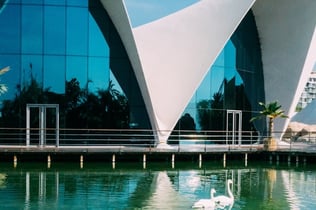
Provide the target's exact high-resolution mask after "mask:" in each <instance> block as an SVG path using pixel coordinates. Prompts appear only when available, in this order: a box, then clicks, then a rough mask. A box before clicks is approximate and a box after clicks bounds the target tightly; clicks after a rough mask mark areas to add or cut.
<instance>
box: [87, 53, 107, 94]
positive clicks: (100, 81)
mask: <svg viewBox="0 0 316 210" xmlns="http://www.w3.org/2000/svg"><path fill="white" fill-rule="evenodd" d="M109 74H110V73H109V60H108V59H105V58H89V70H88V75H89V77H88V80H89V85H88V87H89V91H91V92H95V91H97V90H98V89H106V88H107V87H108V84H109V76H110V75H109Z"/></svg>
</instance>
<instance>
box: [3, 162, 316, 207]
mask: <svg viewBox="0 0 316 210" xmlns="http://www.w3.org/2000/svg"><path fill="white" fill-rule="evenodd" d="M177 165H178V164H177ZM169 167H170V166H169ZM1 170H2V171H1ZM5 171H6V172H5V173H4V171H3V169H0V203H2V204H6V203H7V204H8V205H9V204H10V205H11V206H7V207H12V208H18V209H21V208H22V209H34V208H44V207H45V208H46V207H47V206H48V207H51V208H58V207H61V206H73V207H74V208H79V207H81V208H85V207H91V206H92V207H95V208H101V207H102V206H108V208H117V207H118V206H117V205H118V203H119V204H120V206H119V207H120V208H123V209H124V208H128V207H132V208H153V209H156V208H157V207H158V208H160V209H162V208H171V207H172V208H173V209H181V208H182V209H185V208H188V207H191V206H192V204H193V203H194V201H197V200H199V199H202V198H209V196H210V195H209V192H210V189H211V188H215V189H216V195H227V194H228V192H227V188H226V180H227V179H232V180H233V188H232V192H233V194H234V197H235V202H234V205H233V208H234V209H242V208H249V207H250V206H258V205H260V206H267V207H271V208H272V207H278V208H291V209H299V208H301V207H302V206H308V207H313V205H314V203H316V187H315V186H316V184H315V183H316V172H315V171H314V172H306V173H305V172H304V171H293V170H284V169H274V168H260V167H258V168H241V169H228V168H224V169H208V170H206V169H198V170H187V169H185V170H181V169H179V170H178V169H167V170H166V169H164V170H160V169H151V168H150V167H148V166H146V167H142V166H139V168H138V169H122V168H121V164H119V165H117V166H116V167H114V168H112V167H111V166H109V168H108V169H102V168H100V166H99V167H95V168H94V167H93V168H82V169H81V168H75V169H71V168H70V169H63V170H58V169H54V167H53V168H47V169H44V170H40V169H25V170H23V169H18V168H12V169H11V170H5ZM313 186H314V187H313ZM302 198H303V199H302ZM113 200H117V202H116V203H113ZM279 201H282V202H279ZM13 205H16V206H13ZM95 205H99V206H95ZM92 207H91V208H92Z"/></svg>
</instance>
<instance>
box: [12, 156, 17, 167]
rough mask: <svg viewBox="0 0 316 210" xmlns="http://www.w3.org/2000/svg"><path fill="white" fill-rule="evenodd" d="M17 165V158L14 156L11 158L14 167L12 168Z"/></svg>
mask: <svg viewBox="0 0 316 210" xmlns="http://www.w3.org/2000/svg"><path fill="white" fill-rule="evenodd" d="M17 163H18V158H17V157H16V155H14V156H13V166H14V168H15V167H16V165H17Z"/></svg>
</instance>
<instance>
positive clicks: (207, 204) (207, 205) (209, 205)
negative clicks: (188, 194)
mask: <svg viewBox="0 0 316 210" xmlns="http://www.w3.org/2000/svg"><path fill="white" fill-rule="evenodd" d="M215 193H216V191H215V189H214V188H212V189H211V191H210V199H200V200H198V201H197V202H195V203H194V204H193V206H192V208H194V209H215V201H214V194H215Z"/></svg>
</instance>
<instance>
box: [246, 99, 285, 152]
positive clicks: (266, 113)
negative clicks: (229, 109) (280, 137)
mask: <svg viewBox="0 0 316 210" xmlns="http://www.w3.org/2000/svg"><path fill="white" fill-rule="evenodd" d="M259 105H260V106H261V107H262V110H261V111H260V114H259V115H258V116H256V117H253V118H251V119H250V122H252V121H254V120H257V119H260V118H263V117H267V118H268V120H269V126H268V138H267V142H266V144H265V147H267V148H268V150H273V149H275V148H273V147H276V142H275V139H274V138H273V136H272V135H273V133H274V119H276V118H278V117H281V118H287V117H288V116H287V115H285V114H284V111H283V110H282V109H281V105H279V104H278V102H277V101H274V102H270V103H268V104H265V103H263V102H259Z"/></svg>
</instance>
